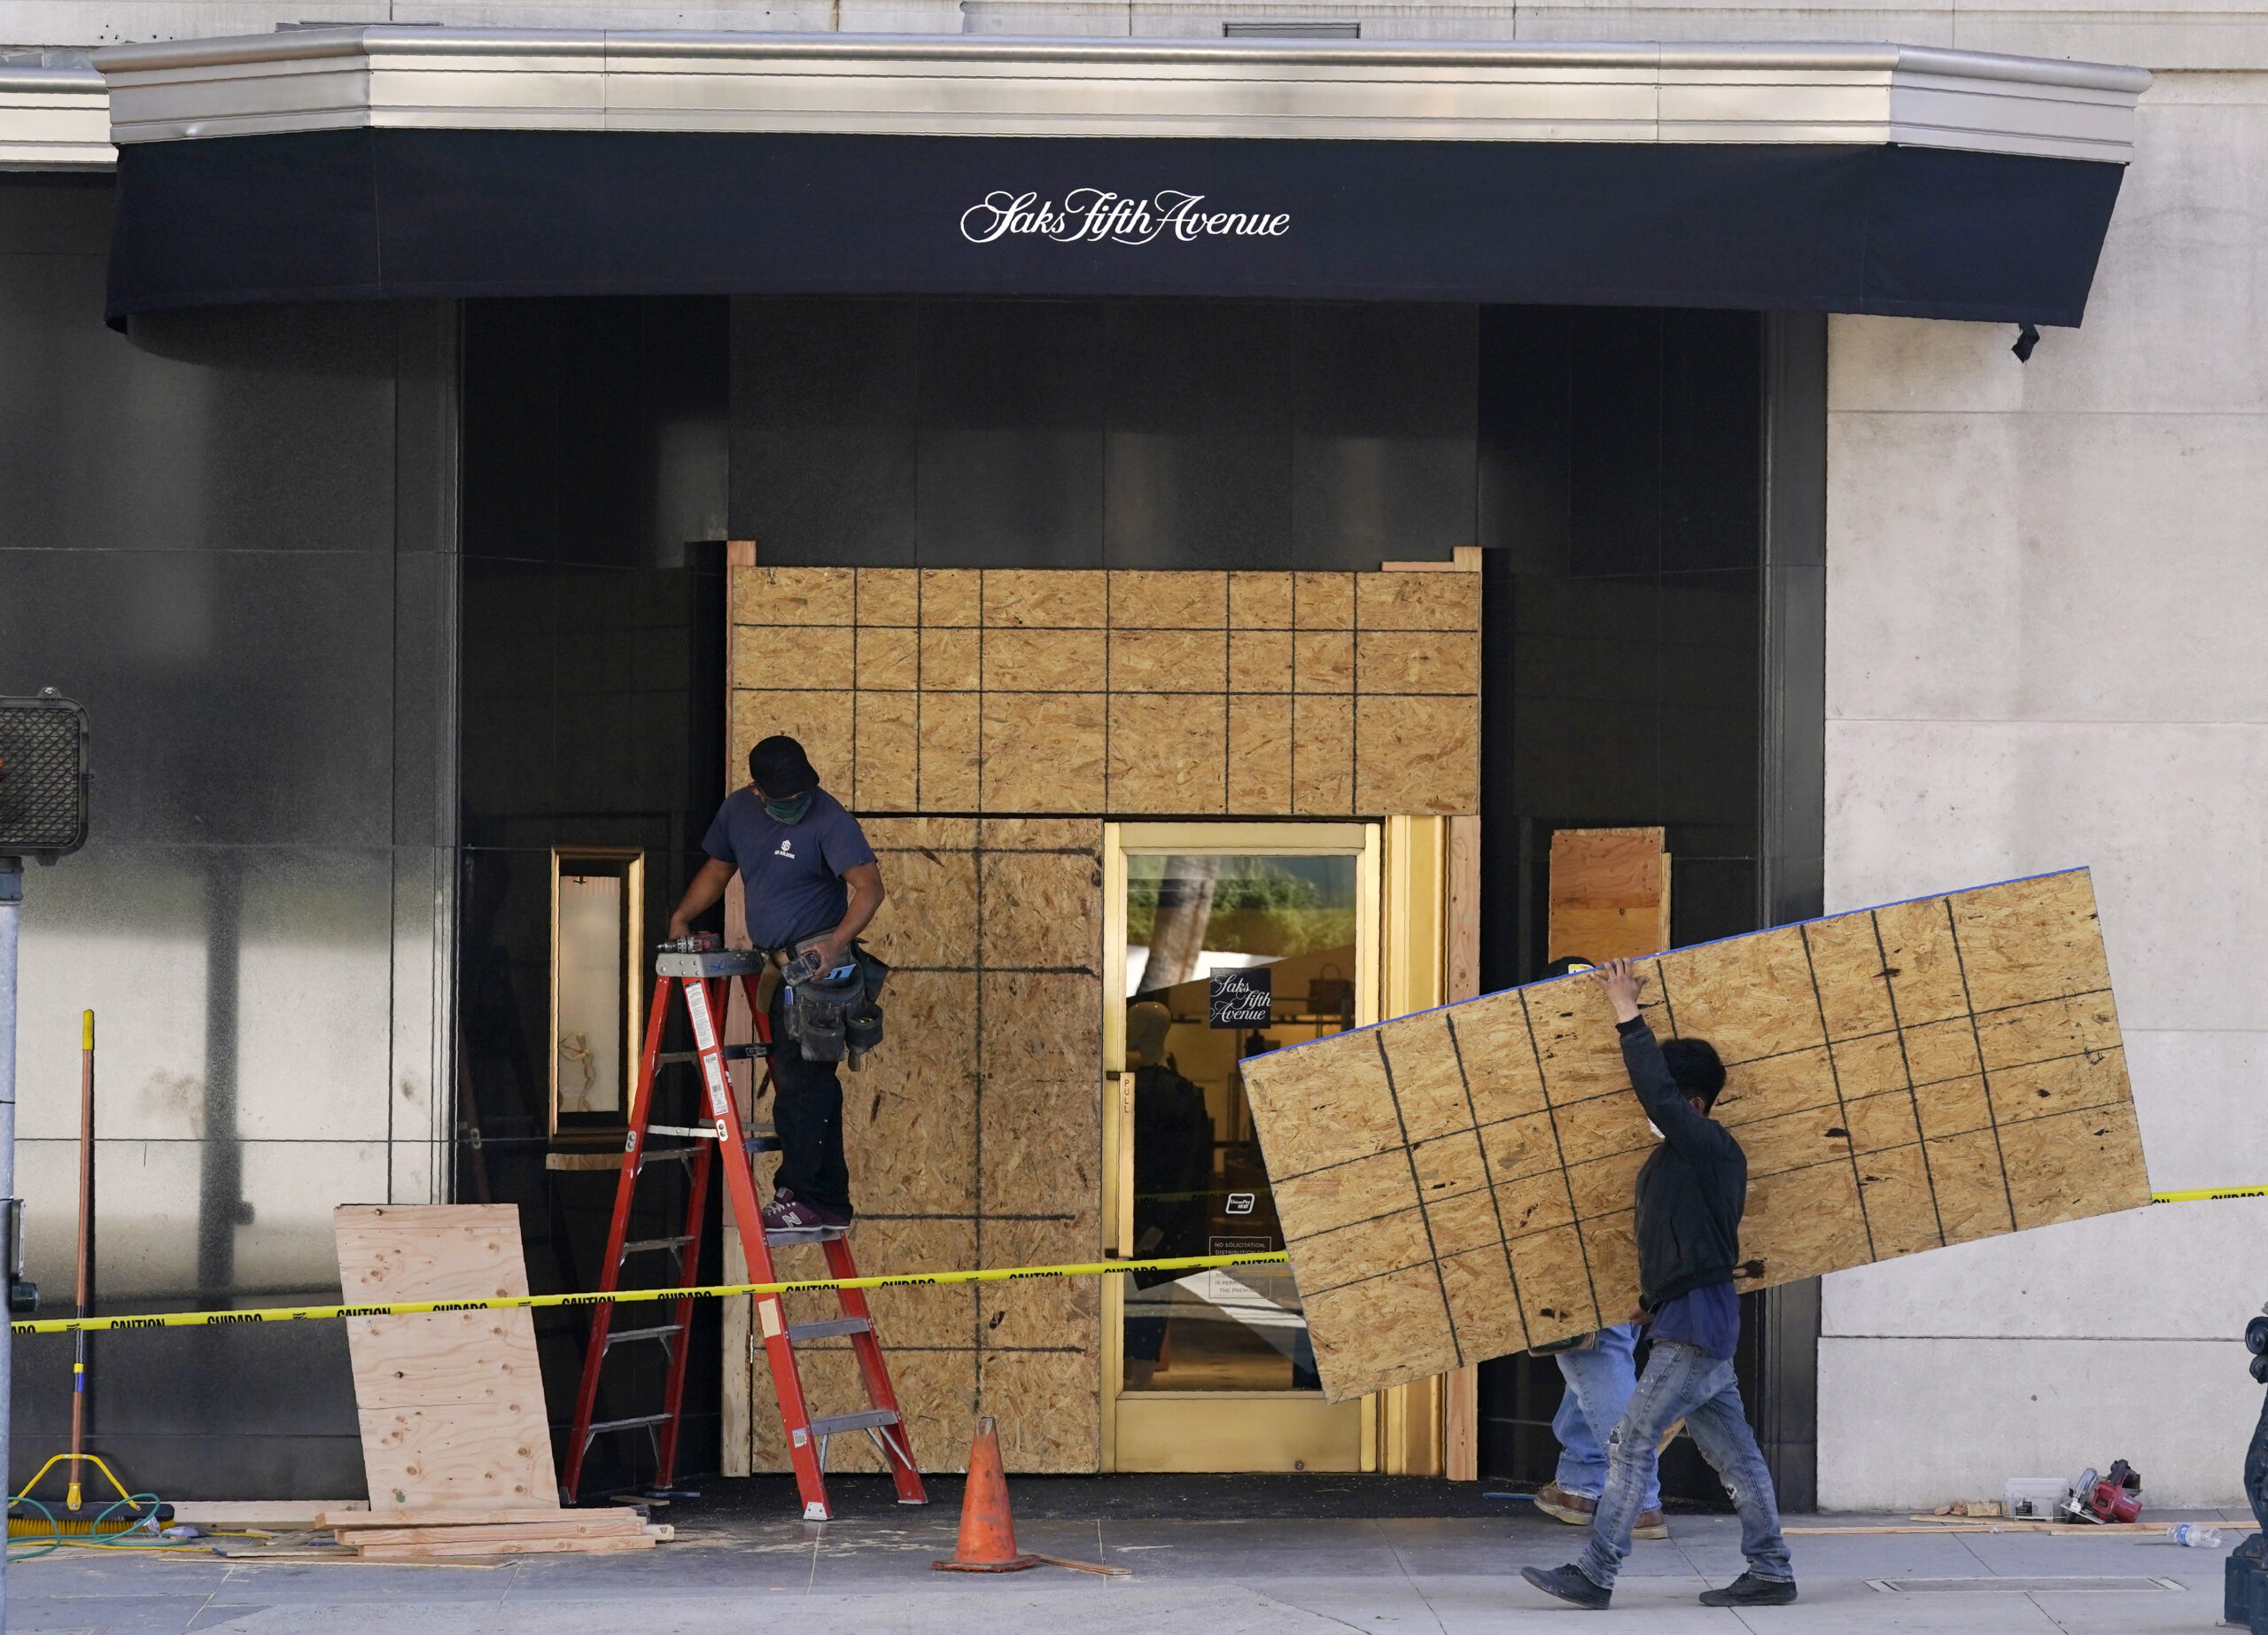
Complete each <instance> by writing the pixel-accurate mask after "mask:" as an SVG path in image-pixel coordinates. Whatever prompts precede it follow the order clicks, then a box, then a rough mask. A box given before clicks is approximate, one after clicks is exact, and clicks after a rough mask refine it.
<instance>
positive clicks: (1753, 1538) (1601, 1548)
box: [1575, 1340, 1796, 1590]
mask: <svg viewBox="0 0 2268 1635" xmlns="http://www.w3.org/2000/svg"><path fill="white" fill-rule="evenodd" d="M1681 1419H1682V1420H1683V1421H1685V1429H1686V1430H1687V1431H1688V1432H1689V1434H1690V1435H1691V1436H1692V1437H1693V1444H1694V1445H1695V1446H1696V1447H1697V1448H1699V1449H1700V1450H1701V1457H1702V1458H1704V1459H1705V1460H1708V1461H1709V1467H1710V1468H1711V1469H1713V1470H1714V1471H1715V1472H1716V1473H1717V1476H1718V1479H1719V1480H1720V1481H1721V1482H1722V1483H1724V1484H1725V1490H1726V1491H1728V1492H1729V1493H1730V1494H1731V1495H1732V1499H1733V1506H1734V1507H1735V1508H1736V1509H1737V1510H1738V1511H1739V1512H1740V1553H1742V1554H1743V1555H1744V1556H1746V1557H1747V1558H1748V1569H1749V1571H1751V1572H1752V1573H1754V1574H1755V1575H1756V1576H1757V1577H1759V1578H1771V1579H1775V1580H1777V1581H1779V1582H1781V1583H1785V1584H1792V1583H1794V1582H1795V1577H1796V1569H1795V1567H1794V1566H1793V1564H1792V1563H1790V1561H1789V1560H1788V1545H1787V1541H1786V1540H1785V1539H1783V1538H1781V1537H1780V1511H1779V1505H1778V1503H1777V1501H1776V1500H1775V1499H1774V1498H1773V1495H1772V1473H1771V1472H1770V1471H1768V1470H1767V1469H1766V1468H1764V1454H1763V1451H1762V1450H1761V1449H1759V1447H1758V1446H1757V1445H1756V1433H1755V1432H1754V1431H1751V1429H1749V1428H1748V1416H1747V1415H1746V1414H1745V1413H1743V1412H1742V1411H1741V1405H1740V1387H1739V1386H1738V1385H1737V1384H1736V1383H1735V1382H1734V1380H1733V1366H1732V1364H1731V1363H1729V1362H1720V1361H1719V1360H1718V1359H1716V1358H1714V1357H1712V1356H1710V1355H1709V1354H1708V1353H1707V1352H1706V1351H1700V1350H1698V1349H1697V1348H1696V1347H1693V1346H1690V1345H1687V1344H1685V1343H1683V1342H1682V1341H1678V1340H1657V1341H1655V1342H1654V1349H1653V1353H1652V1355H1651V1356H1650V1357H1648V1358H1647V1359H1646V1372H1645V1374H1644V1375H1643V1377H1642V1378H1640V1380H1639V1381H1638V1389H1637V1390H1635V1391H1633V1392H1631V1393H1630V1405H1629V1406H1628V1407H1627V1408H1625V1409H1624V1410H1623V1411H1622V1420H1621V1422H1620V1423H1619V1424H1618V1425H1617V1426H1615V1428H1614V1435H1613V1436H1612V1438H1610V1439H1609V1442H1608V1445H1607V1475H1606V1491H1605V1492H1604V1493H1603V1494H1601V1495H1600V1496H1599V1501H1598V1513H1597V1514H1596V1515H1594V1516H1593V1517H1592V1518H1591V1541H1590V1543H1589V1545H1588V1546H1587V1547H1586V1548H1585V1549H1584V1551H1583V1554H1582V1559H1581V1561H1577V1562H1576V1563H1575V1565H1576V1566H1577V1567H1579V1568H1581V1569H1582V1574H1583V1577H1586V1578H1588V1579H1589V1580H1590V1581H1591V1582H1592V1583H1593V1584H1596V1585H1598V1586H1599V1588H1601V1589H1603V1590H1611V1589H1612V1588H1613V1587H1614V1577H1615V1575H1616V1574H1617V1573H1618V1572H1619V1571H1621V1569H1622V1561H1623V1558H1624V1557H1626V1556H1627V1555H1628V1554H1629V1553H1630V1529H1631V1527H1632V1526H1633V1525H1634V1524H1635V1522H1636V1521H1637V1519H1638V1509H1639V1505H1640V1503H1641V1501H1642V1500H1643V1498H1644V1493H1645V1485H1646V1483H1647V1480H1648V1479H1649V1477H1650V1476H1651V1475H1652V1472H1653V1468H1654V1447H1655V1444H1657V1443H1658V1442H1659V1441H1660V1440H1661V1436H1662V1432H1664V1431H1666V1430H1667V1429H1669V1428H1670V1427H1671V1426H1672V1425H1674V1424H1675V1423H1677V1421H1679V1420H1681Z"/></svg>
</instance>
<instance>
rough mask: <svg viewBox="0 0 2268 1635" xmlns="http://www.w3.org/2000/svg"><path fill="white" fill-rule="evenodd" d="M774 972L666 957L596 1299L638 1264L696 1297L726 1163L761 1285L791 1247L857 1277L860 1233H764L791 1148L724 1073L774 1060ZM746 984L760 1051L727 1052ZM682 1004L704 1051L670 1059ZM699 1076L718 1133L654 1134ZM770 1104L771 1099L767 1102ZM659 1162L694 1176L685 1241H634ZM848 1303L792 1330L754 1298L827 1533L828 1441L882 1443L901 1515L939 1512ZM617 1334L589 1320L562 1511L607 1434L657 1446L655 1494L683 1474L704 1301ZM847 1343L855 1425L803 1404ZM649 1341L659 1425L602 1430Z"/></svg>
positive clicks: (865, 1323) (793, 1452)
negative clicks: (676, 1079) (772, 1166)
mask: <svg viewBox="0 0 2268 1635" xmlns="http://www.w3.org/2000/svg"><path fill="white" fill-rule="evenodd" d="M764 970H765V959H764V956H763V955H762V954H745V953H724V952H715V951H711V952H707V953H698V954H681V953H663V954H657V955H656V956H655V960H654V972H655V976H654V1003H653V1007H652V1012H651V1015H650V1016H649V1020H648V1022H647V1024H646V1039H645V1046H644V1050H643V1053H642V1055H641V1057H640V1061H639V1066H638V1086H637V1089H636V1091H635V1093H634V1094H633V1098H632V1101H631V1104H630V1117H629V1124H630V1134H629V1139H628V1141H627V1142H626V1143H625V1148H624V1151H623V1158H622V1180H621V1181H620V1183H619V1184H618V1185H617V1187H616V1188H615V1194H614V1222H613V1225H612V1226H611V1227H610V1228H609V1230H608V1233H607V1246H606V1259H605V1261H604V1262H603V1263H602V1270H601V1273H600V1279H599V1288H598V1291H597V1292H599V1293H601V1294H610V1293H612V1292H614V1291H615V1290H617V1289H621V1288H623V1287H624V1285H623V1283H622V1281H621V1277H622V1269H623V1266H624V1265H625V1263H626V1262H627V1261H628V1260H629V1259H630V1258H631V1257H633V1256H638V1255H649V1254H660V1255H668V1256H671V1257H673V1258H674V1260H675V1262H676V1271H677V1281H676V1282H675V1284H674V1285H671V1284H660V1285H648V1286H649V1287H662V1288H669V1287H675V1288H679V1289H692V1288H695V1287H696V1286H697V1283H698V1279H699V1274H700V1251H701V1218H702V1211H703V1207H704V1206H705V1205H706V1204H707V1203H708V1198H709V1172H710V1170H711V1166H712V1165H713V1164H715V1163H716V1161H717V1155H718V1152H719V1151H720V1150H721V1152H722V1153H723V1155H724V1160H725V1163H724V1171H725V1198H726V1204H727V1206H728V1207H729V1208H730V1209H731V1211H732V1217H733V1220H734V1224H735V1225H736V1226H739V1228H740V1234H741V1246H742V1250H743V1251H744V1252H745V1254H746V1257H747V1260H748V1274H749V1281H750V1282H754V1283H771V1282H777V1281H780V1280H779V1274H778V1273H776V1272H775V1271H774V1270H773V1263H772V1251H773V1249H775V1248H778V1247H781V1246H783V1245H786V1244H790V1243H811V1242H816V1243H819V1245H820V1246H821V1247H822V1249H823V1250H824V1251H825V1253H826V1255H827V1275H828V1276H830V1277H836V1278H850V1277H856V1276H858V1265H857V1263H856V1262H855V1261H854V1260H853V1259H852V1258H851V1256H850V1233H849V1228H848V1227H840V1226H834V1227H816V1228H811V1229H807V1230H798V1231H788V1232H766V1231H765V1228H764V1219H763V1215H762V1211H761V1210H760V1209H759V1207H758V1205H757V1197H756V1177H755V1171H754V1167H753V1159H754V1156H755V1155H756V1154H757V1153H758V1152H770V1151H776V1150H778V1147H779V1142H778V1141H777V1140H776V1139H775V1138H773V1137H772V1136H771V1135H770V1133H768V1132H766V1133H759V1134H757V1135H753V1136H751V1135H750V1134H747V1133H744V1132H743V1131H742V1127H741V1118H740V1109H739V1107H738V1105H737V1104H736V1103H735V1102H734V1099H733V1090H732V1082H731V1080H730V1079H729V1078H727V1077H726V1071H725V1063H726V1061H727V1060H728V1059H765V1058H767V1057H768V1055H769V1053H770V1050H771V1042H770V1035H771V1023H770V1018H769V1017H768V1016H766V1015H765V1010H764V1008H763V1007H762V1006H760V1005H758V1004H757V985H758V984H759V983H760V981H761V980H762V978H763V975H764ZM734 982H738V983H740V984H741V985H742V992H743V993H745V994H746V996H747V999H748V1007H749V1012H750V1015H751V1016H753V1017H754V1018H755V1022H756V1038H757V1042H756V1043H754V1044H752V1045H727V1044H726V1043H724V1042H723V1038H722V1034H723V1022H724V1017H725V1003H726V995H727V993H729V992H730V990H731V987H732V985H733V984H734ZM672 999H677V1000H682V1001H683V1003H684V1006H685V1011H686V1016H687V1021H688V1022H689V1023H690V1024H691V1025H692V1030H693V1040H694V1045H695V1048H694V1049H692V1050H689V1051H678V1052H664V1051H663V1050H662V1048H661V1043H662V1037H663V1034H664V1032H665V1030H666V1028H667V1024H668V1022H669V1016H670V1008H671V1003H672ZM687 1065H689V1066H695V1067H697V1068H698V1069H699V1070H700V1079H701V1091H702V1095H703V1100H704V1101H705V1102H706V1104H707V1108H708V1113H709V1122H708V1123H707V1124H706V1125H657V1124H655V1123H654V1122H653V1114H654V1088H655V1078H656V1071H657V1070H658V1069H660V1068H664V1067H674V1066H687ZM764 1077H765V1083H767V1084H768V1083H769V1082H770V1081H771V1078H772V1069H771V1064H770V1062H769V1061H768V1060H765V1072H764ZM757 1094H758V1096H759V1097H760V1096H761V1095H762V1094H763V1092H762V1089H761V1088H759V1089H758V1091H757ZM654 1135H662V1136H669V1137H672V1138H674V1139H676V1140H677V1141H679V1142H680V1145H678V1146H675V1147H666V1148H649V1147H648V1146H647V1144H646V1143H647V1139H648V1138H649V1136H654ZM659 1163H679V1164H685V1165H686V1166H687V1178H688V1184H687V1187H686V1211H685V1226H684V1229H683V1231H682V1232H680V1233H679V1234H675V1235H672V1236H669V1237H660V1238H646V1239H633V1238H632V1237H631V1236H630V1218H631V1211H632V1208H633V1204H634V1203H635V1201H636V1198H637V1192H638V1177H639V1174H640V1172H641V1171H643V1170H644V1169H645V1167H646V1165H647V1164H659ZM836 1294H837V1296H838V1298H839V1299H840V1301H841V1304H842V1313H843V1314H842V1315H841V1316H840V1317H833V1318H828V1319H826V1320H822V1321H819V1322H812V1323H790V1322H788V1320H786V1316H785V1314H784V1312H783V1311H782V1308H781V1300H780V1296H777V1295H758V1296H756V1297H755V1305H756V1312H755V1315H756V1324H757V1332H758V1333H759V1334H761V1335H763V1336H764V1349H765V1355H766V1356H767V1357H768V1358H769V1359H771V1363H772V1381H773V1387H774V1389H775V1390H777V1391H778V1394H779V1398H780V1419H781V1424H782V1425H783V1426H784V1427H785V1428H786V1430H787V1433H788V1457H789V1458H790V1460H792V1461H793V1462H794V1465H795V1469H796V1491H797V1493H798V1495H799V1496H800V1497H801V1498H802V1499H803V1505H804V1520H805V1521H808V1522H824V1521H827V1519H828V1518H829V1517H830V1516H831V1515H832V1514H834V1513H833V1511H832V1510H831V1509H830V1508H829V1507H828V1505H827V1441H828V1439H829V1438H830V1437H833V1436H841V1435H843V1434H845V1433H848V1432H854V1431H863V1432H865V1433H866V1435H867V1436H869V1437H871V1438H873V1440H874V1445H875V1446H876V1447H877V1448H879V1449H880V1450H881V1452H882V1460H883V1462H884V1464H885V1465H886V1466H887V1467H888V1468H889V1474H890V1478H891V1480H892V1481H893V1482H894V1483H896V1484H897V1502H898V1503H900V1504H902V1505H921V1504H927V1503H928V1495H927V1494H926V1493H925V1492H923V1491H922V1488H921V1475H920V1471H919V1470H918V1469H916V1468H915V1467H914V1463H913V1446H912V1444H910V1443H909V1442H908V1441H907V1440H906V1435H905V1420H904V1418H903V1417H902V1416H901V1415H900V1414H899V1413H898V1408H897V1392H896V1391H894V1390H892V1389H891V1387H890V1380H889V1365H888V1364H887V1363H886V1362H884V1361H883V1360H882V1344H881V1342H880V1341H879V1340H878V1339H876V1337H875V1335H874V1315H873V1313H872V1312H869V1311H868V1310H867V1307H866V1293H865V1291H864V1290H861V1289H839V1290H837V1291H836ZM639 1304H640V1306H641V1309H644V1308H646V1306H647V1304H648V1303H646V1302H642V1301H641V1302H640V1303H639ZM655 1304H659V1303H655ZM613 1322H614V1303H613V1302H612V1301H602V1302H601V1303H599V1304H595V1305H594V1306H593V1307H592V1308H591V1337H590V1343H589V1345H588V1347H587V1348H586V1351H584V1354H583V1383H582V1389H581V1390H580V1391H579V1392H578V1393H577V1395H576V1399H575V1424H574V1429H573V1430H572V1432H571V1434H570V1436H569V1437H568V1442H567V1449H566V1452H567V1460H566V1472H565V1479H564V1480H563V1482H562V1483H561V1484H560V1485H561V1495H562V1498H563V1499H564V1501H565V1502H566V1503H568V1504H573V1503H575V1502H576V1501H577V1499H578V1498H579V1494H580V1491H581V1486H582V1479H583V1463H584V1460H585V1457H586V1455H587V1454H588V1453H589V1452H590V1448H591V1444H592V1443H593V1442H594V1440H595V1439H596V1438H597V1437H599V1436H602V1435H604V1434H607V1433H609V1432H616V1431H631V1430H643V1431H644V1432H645V1433H646V1434H647V1436H649V1438H651V1440H652V1442H653V1447H654V1460H655V1472H656V1474H655V1477H654V1486H655V1488H656V1490H657V1491H660V1490H666V1489H668V1488H669V1486H670V1485H671V1483H672V1481H673V1480H674V1479H675V1475H676V1470H677V1446H678V1429H679V1426H680V1422H681V1421H682V1419H683V1416H684V1408H685V1366H686V1361H687V1355H688V1353H689V1351H691V1340H692V1335H693V1300H692V1297H691V1296H687V1297H686V1298H684V1299H680V1300H677V1301H673V1302H672V1303H670V1317H669V1320H668V1321H666V1322H657V1323H652V1324H648V1325H645V1326H641V1327H635V1328H617V1327H614V1326H613ZM841 1337H847V1338H848V1339H849V1340H850V1346H851V1350H852V1351H854V1352H855V1353H856V1355H857V1357H858V1373H859V1376H860V1378H861V1379H862V1380H863V1382H865V1385H866V1403H867V1405H866V1407H865V1408H864V1409H862V1410H860V1411H858V1412H856V1413H837V1414H828V1415H820V1416H819V1417H817V1418H814V1417H813V1416H812V1413H811V1409H810V1406H809V1405H808V1404H807V1403H806V1402H805V1400H804V1385H803V1377H802V1375H801V1374H800V1373H799V1372H798V1371H797V1368H796V1347H798V1346H800V1345H803V1344H805V1343H809V1342H811V1341H813V1340H825V1339H835V1338H841ZM641 1341H642V1342H653V1343H659V1344H660V1345H661V1346H662V1347H663V1348H664V1351H665V1352H666V1354H667V1356H668V1358H669V1383H668V1385H667V1387H666V1389H665V1390H664V1396H663V1400H662V1410H661V1412H660V1413H647V1414H637V1415H633V1416H632V1417H629V1418H626V1419H615V1420H598V1419H595V1418H594V1415H595V1413H596V1412H597V1408H598V1398H599V1377H600V1374H601V1373H602V1371H603V1370H604V1368H605V1366H606V1359H607V1355H608V1353H609V1352H610V1351H612V1350H613V1349H614V1348H615V1347H616V1346H617V1345H623V1344H628V1343H633V1342H641Z"/></svg>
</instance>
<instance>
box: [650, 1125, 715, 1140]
mask: <svg viewBox="0 0 2268 1635" xmlns="http://www.w3.org/2000/svg"><path fill="white" fill-rule="evenodd" d="M646 1133H647V1134H649V1135H682V1136H684V1137H685V1138H686V1139H687V1140H688V1141H715V1140H716V1139H717V1133H716V1132H715V1131H714V1130H704V1129H703V1128H702V1127H701V1126H700V1125H697V1124H649V1125H647V1126H646Z"/></svg>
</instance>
